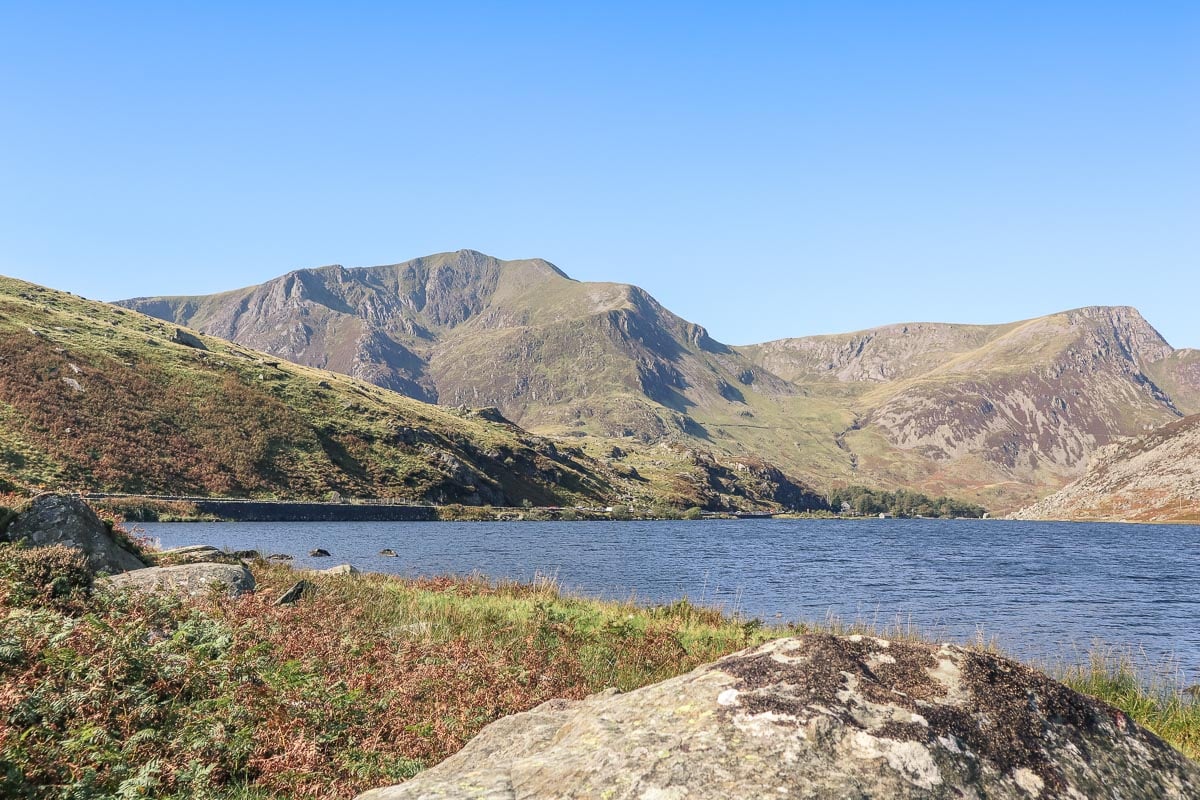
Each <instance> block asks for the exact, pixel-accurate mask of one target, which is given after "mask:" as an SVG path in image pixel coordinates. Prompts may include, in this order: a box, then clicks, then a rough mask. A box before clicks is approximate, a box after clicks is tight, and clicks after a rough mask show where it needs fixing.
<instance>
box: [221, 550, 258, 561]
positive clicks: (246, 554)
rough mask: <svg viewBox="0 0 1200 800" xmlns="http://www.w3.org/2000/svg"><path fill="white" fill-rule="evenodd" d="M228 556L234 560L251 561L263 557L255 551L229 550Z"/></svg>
mask: <svg viewBox="0 0 1200 800" xmlns="http://www.w3.org/2000/svg"><path fill="white" fill-rule="evenodd" d="M229 555H231V556H233V557H234V558H244V559H250V560H252V561H253V560H256V559H259V558H262V557H263V554H262V553H260V552H258V551H257V550H230V551H229Z"/></svg>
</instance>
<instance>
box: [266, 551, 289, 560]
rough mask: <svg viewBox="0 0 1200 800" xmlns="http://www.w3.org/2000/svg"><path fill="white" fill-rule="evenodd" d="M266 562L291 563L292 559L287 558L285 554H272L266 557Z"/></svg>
mask: <svg viewBox="0 0 1200 800" xmlns="http://www.w3.org/2000/svg"><path fill="white" fill-rule="evenodd" d="M267 560H268V561H292V560H293V559H292V556H289V555H288V554H287V553H272V554H271V555H269V556H267Z"/></svg>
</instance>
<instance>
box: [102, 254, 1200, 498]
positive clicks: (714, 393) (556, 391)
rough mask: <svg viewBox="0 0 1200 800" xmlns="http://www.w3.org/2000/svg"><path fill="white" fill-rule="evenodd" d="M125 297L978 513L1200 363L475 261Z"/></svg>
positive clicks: (444, 387)
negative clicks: (708, 319)
mask: <svg viewBox="0 0 1200 800" xmlns="http://www.w3.org/2000/svg"><path fill="white" fill-rule="evenodd" d="M125 305H127V306H129V307H131V308H137V309H140V310H143V311H145V312H147V313H150V314H154V315H156V316H159V317H161V318H164V319H168V320H170V321H172V322H175V323H179V324H188V325H191V326H193V327H198V328H200V329H201V330H203V331H205V332H207V333H211V334H214V335H219V336H224V337H228V338H231V339H234V340H235V341H238V342H240V343H242V344H246V345H248V346H252V347H255V348H258V349H262V350H266V351H268V352H271V353H273V354H276V355H278V356H280V357H282V358H286V359H288V360H292V361H297V362H299V363H302V364H310V365H313V366H319V367H322V368H328V369H333V370H336V371H339V372H343V373H346V374H349V375H353V376H356V377H359V378H362V379H364V380H369V381H371V382H373V383H376V384H378V385H381V386H385V387H387V388H391V389H395V390H397V391H400V392H403V393H405V394H408V395H410V396H412V397H415V398H418V399H422V400H427V401H437V402H438V403H441V404H444V405H469V406H496V407H498V408H499V409H501V411H502V412H503V413H504V414H505V415H506V416H507V417H509V418H510V419H513V420H514V421H516V422H517V423H519V424H521V425H523V426H525V427H528V428H531V429H534V430H536V431H538V432H540V433H545V434H554V435H558V436H562V435H570V436H579V437H589V436H590V437H602V438H612V437H621V438H630V439H634V440H637V441H640V442H642V443H654V442H659V441H690V442H691V443H692V444H702V445H703V446H704V447H705V448H708V449H710V450H713V451H716V452H720V453H725V454H728V455H730V456H737V455H740V454H746V453H752V454H754V455H756V456H759V457H762V458H766V459H768V460H770V461H772V462H774V463H776V464H779V465H780V466H781V467H783V468H784V469H786V470H788V471H789V472H791V473H794V474H796V475H798V476H799V477H801V478H802V479H804V480H806V481H808V482H810V483H813V484H815V485H817V486H818V487H820V488H825V489H828V488H830V487H832V486H834V485H838V484H848V483H872V484H882V485H886V486H907V487H912V488H917V489H920V490H923V491H929V492H933V493H936V494H942V493H950V494H958V495H964V496H968V497H971V498H973V499H976V500H978V501H980V502H982V503H983V504H984V505H986V506H988V507H990V508H991V509H992V510H1008V509H1012V508H1016V507H1019V506H1021V505H1024V504H1026V503H1028V502H1029V501H1030V500H1032V499H1034V498H1036V497H1037V496H1040V495H1043V494H1045V493H1046V492H1047V491H1050V490H1053V489H1057V488H1059V487H1061V486H1063V485H1064V484H1065V483H1067V482H1069V481H1070V480H1073V479H1074V478H1076V477H1078V476H1079V475H1081V474H1082V471H1083V469H1084V466H1085V465H1086V463H1087V461H1088V459H1089V458H1090V457H1091V454H1092V453H1093V452H1094V451H1095V450H1096V449H1097V448H1099V447H1102V446H1104V445H1105V444H1108V443H1109V442H1111V441H1113V440H1114V439H1115V438H1118V437H1121V436H1127V435H1132V434H1136V433H1141V432H1144V431H1146V430H1148V429H1152V428H1154V427H1157V426H1159V425H1162V424H1165V423H1167V422H1170V421H1171V420H1173V419H1176V418H1178V417H1179V416H1180V415H1181V414H1182V413H1185V412H1187V411H1191V410H1194V409H1200V358H1197V357H1196V355H1195V353H1196V351H1174V350H1173V349H1172V348H1171V347H1170V346H1169V345H1168V344H1167V343H1166V342H1165V341H1164V340H1163V339H1162V337H1161V336H1159V335H1158V333H1157V332H1156V331H1155V330H1154V328H1153V327H1151V326H1150V325H1149V324H1148V323H1147V322H1146V321H1145V320H1144V319H1142V317H1141V316H1140V315H1139V314H1138V312H1137V311H1136V310H1134V309H1132V308H1125V307H1097V308H1084V309H1077V310H1075V311H1069V312H1064V313H1061V314H1054V315H1051V316H1048V317H1042V318H1039V319H1034V320H1027V321H1024V322H1016V323H1010V324H1006V325H990V326H989V325H953V324H945V323H910V324H906V325H891V326H887V327H883V328H876V329H872V330H868V331H860V332H857V333H852V334H844V335H836V336H816V337H807V338H801V339H787V340H781V341H777V342H768V343H766V344H762V345H755V346H750V347H740V348H732V347H727V346H725V345H723V344H721V343H719V342H716V341H714V340H713V339H712V338H711V337H709V335H708V334H707V332H706V331H705V329H704V328H702V327H700V326H699V325H695V324H693V323H690V322H688V321H686V320H683V319H681V318H679V317H678V316H676V315H674V314H672V313H671V312H670V311H668V310H667V309H665V308H663V307H662V306H661V305H660V304H659V303H658V302H657V301H655V300H654V298H652V297H650V296H649V295H648V294H646V293H645V292H644V291H642V290H641V289H638V288H637V287H634V286H628V285H623V284H611V283H582V282H579V281H573V280H571V279H570V278H568V277H566V276H565V275H564V274H563V273H562V272H560V271H559V270H558V269H557V268H555V267H553V266H552V265H550V264H548V263H547V262H544V261H537V260H531V261H499V260H497V259H494V258H490V257H488V256H485V255H482V254H480V253H475V252H473V251H459V252H457V253H445V254H440V255H436V256H430V257H427V258H421V259H416V260H414V261H409V262H405V263H403V264H396V265H390V266H383V267H370V268H363V269H345V268H342V267H324V268H321V269H315V270H301V271H299V272H294V273H289V274H288V275H285V276H283V277H281V278H278V279H276V280H273V281H269V282H268V283H265V284H262V285H261V286H256V287H250V288H248V289H243V290H239V291H237V292H230V293H226V294H221V295H212V296H209V297H190V298H148V299H140V300H131V301H127V302H126V303H125Z"/></svg>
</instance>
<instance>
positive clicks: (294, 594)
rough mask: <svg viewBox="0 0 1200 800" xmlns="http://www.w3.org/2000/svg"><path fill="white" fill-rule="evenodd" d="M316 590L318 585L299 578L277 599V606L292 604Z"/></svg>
mask: <svg viewBox="0 0 1200 800" xmlns="http://www.w3.org/2000/svg"><path fill="white" fill-rule="evenodd" d="M315 591H316V587H315V586H313V585H312V584H311V583H309V582H308V581H306V580H298V581H296V582H295V583H293V584H292V586H291V588H290V589H288V590H287V591H286V592H284V593H283V594H281V595H280V596H279V599H278V600H276V601H275V605H277V606H290V605H292V604H293V603H296V602H298V601H299V600H300V598H302V597H304V596H305V595H306V594H312V593H313V592H315Z"/></svg>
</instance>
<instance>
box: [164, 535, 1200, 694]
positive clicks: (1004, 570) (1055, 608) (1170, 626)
mask: <svg viewBox="0 0 1200 800" xmlns="http://www.w3.org/2000/svg"><path fill="white" fill-rule="evenodd" d="M141 527H143V528H144V529H145V533H146V534H147V535H149V536H150V537H152V538H155V539H158V540H159V541H160V542H161V543H162V545H163V546H164V547H174V546H179V545H184V544H213V545H217V546H220V547H227V548H232V549H248V548H257V549H259V550H262V551H263V552H264V553H287V554H290V555H293V556H295V557H296V561H295V562H294V563H295V564H296V565H297V566H317V567H328V566H332V565H334V564H338V563H345V562H348V563H350V564H353V565H354V566H356V567H358V568H359V569H361V570H364V571H374V572H386V573H393V574H398V575H407V576H415V575H437V574H447V573H454V574H469V573H475V572H478V573H483V574H485V575H488V576H490V577H492V578H496V579H501V578H511V579H517V580H531V579H533V578H534V577H535V576H537V575H548V576H552V577H554V578H556V579H557V580H558V581H559V583H560V584H561V585H562V586H563V587H564V588H566V589H568V590H573V591H578V592H580V593H583V594H586V595H589V596H596V597H605V598H616V599H625V598H629V597H631V596H633V597H635V598H636V599H638V600H639V601H642V602H646V603H661V602H669V601H673V600H677V599H680V598H682V597H687V598H689V599H690V600H692V601H694V602H698V603H704V604H708V605H715V606H720V607H723V608H724V609H725V610H726V611H730V612H734V611H736V612H738V613H741V614H743V615H746V616H750V617H759V618H761V619H763V620H764V621H766V622H787V621H820V620H823V619H825V618H826V617H827V616H828V615H831V614H832V615H836V616H838V617H840V618H841V619H843V620H844V621H853V620H856V619H857V620H865V621H868V622H873V623H876V624H879V625H889V624H892V623H894V622H896V621H897V620H900V621H902V622H903V623H905V624H908V623H912V624H914V625H915V626H917V628H918V629H920V630H921V631H922V632H924V633H926V634H927V635H932V636H936V637H939V638H943V639H950V640H957V641H963V640H970V639H973V638H975V637H976V636H977V635H978V633H979V632H980V631H982V632H983V634H984V635H985V636H986V637H987V638H989V639H992V638H994V639H995V640H997V641H998V643H999V644H1000V645H1001V646H1002V647H1003V648H1004V649H1005V650H1006V651H1008V652H1010V653H1013V654H1015V655H1018V656H1020V657H1023V658H1031V659H1035V660H1041V661H1046V662H1054V661H1056V660H1058V659H1066V660H1070V661H1075V660H1078V658H1079V652H1081V651H1087V650H1088V649H1089V648H1090V647H1091V646H1092V644H1093V642H1096V641H1101V642H1103V643H1105V644H1107V645H1111V646H1116V647H1120V648H1130V649H1132V650H1133V651H1134V652H1135V653H1138V654H1144V655H1143V656H1142V657H1144V659H1145V662H1146V664H1148V665H1150V666H1162V665H1163V664H1165V663H1166V662H1167V661H1168V660H1171V659H1173V660H1174V662H1175V663H1176V664H1177V667H1178V669H1179V670H1180V671H1181V672H1182V674H1183V678H1184V679H1185V680H1187V681H1195V680H1198V679H1200V547H1198V545H1200V527H1198V526H1182V525H1118V524H1104V525H1096V524H1084V523H1042V522H1007V521H999V520H986V521H981V520H876V519H869V520H857V521H850V520H741V521H704V522H520V523H453V522H441V523H419V522H399V523H381V522H345V523H302V524H297V523H211V524H210V523H192V524H144V525H142V526H141ZM316 547H323V548H325V549H326V550H329V551H330V552H331V553H332V554H333V557H332V558H309V557H308V552H309V550H311V549H313V548H316ZM383 548H391V549H393V550H395V551H396V552H397V553H398V554H399V557H398V558H384V557H381V556H379V555H378V553H379V551H380V550H381V549H383Z"/></svg>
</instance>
